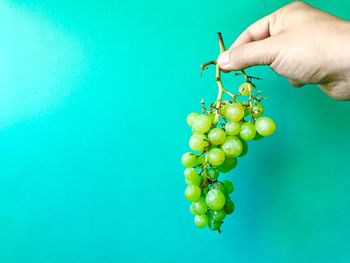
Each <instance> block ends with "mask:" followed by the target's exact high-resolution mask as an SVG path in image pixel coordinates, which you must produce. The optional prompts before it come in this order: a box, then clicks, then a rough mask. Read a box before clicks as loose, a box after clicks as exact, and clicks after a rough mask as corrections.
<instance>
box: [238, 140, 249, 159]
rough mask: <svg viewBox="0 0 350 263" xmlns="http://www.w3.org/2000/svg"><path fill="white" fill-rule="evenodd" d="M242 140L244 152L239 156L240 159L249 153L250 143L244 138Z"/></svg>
mask: <svg viewBox="0 0 350 263" xmlns="http://www.w3.org/2000/svg"><path fill="white" fill-rule="evenodd" d="M240 140H241V143H242V146H243V150H242V152H241V154H240V155H239V157H243V156H245V155H246V154H247V152H248V143H247V142H246V141H245V140H243V139H242V138H241V139H240Z"/></svg>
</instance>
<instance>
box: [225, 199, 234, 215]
mask: <svg viewBox="0 0 350 263" xmlns="http://www.w3.org/2000/svg"><path fill="white" fill-rule="evenodd" d="M224 210H225V212H226V214H227V215H230V214H232V213H233V211H235V203H234V202H233V201H232V200H231V199H230V198H227V199H226V202H225V206H224Z"/></svg>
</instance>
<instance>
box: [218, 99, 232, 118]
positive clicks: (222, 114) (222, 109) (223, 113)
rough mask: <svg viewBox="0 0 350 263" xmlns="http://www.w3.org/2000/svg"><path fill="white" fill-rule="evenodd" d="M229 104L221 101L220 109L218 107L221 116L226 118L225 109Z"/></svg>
mask: <svg viewBox="0 0 350 263" xmlns="http://www.w3.org/2000/svg"><path fill="white" fill-rule="evenodd" d="M229 104H230V102H229V101H228V100H223V101H222V102H221V107H220V115H221V116H226V107H227V105H229Z"/></svg>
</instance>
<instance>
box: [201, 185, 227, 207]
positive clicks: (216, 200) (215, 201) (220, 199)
mask: <svg viewBox="0 0 350 263" xmlns="http://www.w3.org/2000/svg"><path fill="white" fill-rule="evenodd" d="M205 201H206V203H207V205H208V207H209V208H210V209H212V210H220V209H221V208H223V207H224V205H225V195H224V194H223V192H221V191H220V190H218V189H211V190H210V191H209V192H208V194H207V196H206V197H205Z"/></svg>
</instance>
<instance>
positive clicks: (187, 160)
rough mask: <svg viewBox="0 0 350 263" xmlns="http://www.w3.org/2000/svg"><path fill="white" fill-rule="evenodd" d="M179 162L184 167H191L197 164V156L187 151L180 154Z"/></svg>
mask: <svg viewBox="0 0 350 263" xmlns="http://www.w3.org/2000/svg"><path fill="white" fill-rule="evenodd" d="M181 162H182V165H183V166H185V167H193V166H196V164H197V157H196V155H195V154H194V153H191V152H187V153H184V154H183V155H182V157H181Z"/></svg>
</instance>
